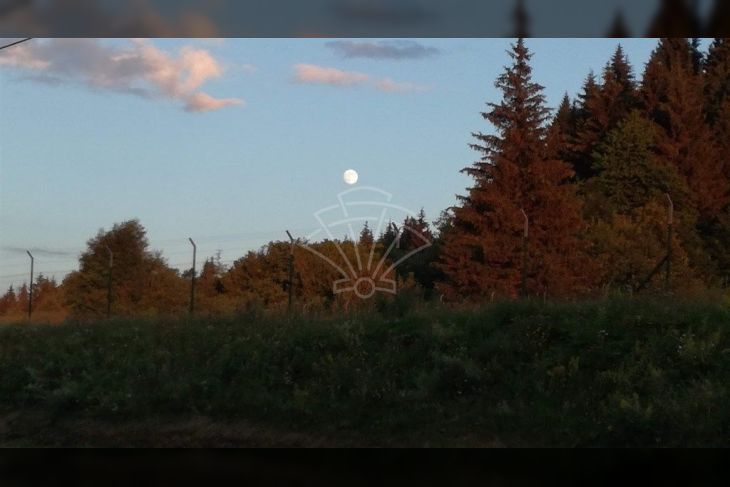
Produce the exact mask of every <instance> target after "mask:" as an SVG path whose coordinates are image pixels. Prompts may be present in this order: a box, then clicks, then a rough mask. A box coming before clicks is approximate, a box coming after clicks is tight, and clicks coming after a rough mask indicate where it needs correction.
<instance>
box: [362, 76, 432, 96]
mask: <svg viewBox="0 0 730 487" xmlns="http://www.w3.org/2000/svg"><path fill="white" fill-rule="evenodd" d="M375 88H376V89H377V90H380V91H384V92H386V93H410V92H414V91H428V90H429V88H428V87H427V86H422V85H418V84H415V83H409V82H407V81H406V82H398V81H393V80H392V79H390V78H383V79H381V80H378V81H377V82H376V83H375Z"/></svg>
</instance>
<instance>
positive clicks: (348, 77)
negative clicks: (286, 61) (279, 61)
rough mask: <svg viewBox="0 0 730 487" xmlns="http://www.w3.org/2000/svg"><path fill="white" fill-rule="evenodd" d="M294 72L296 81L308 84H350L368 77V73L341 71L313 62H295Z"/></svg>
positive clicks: (365, 79) (366, 79) (361, 81)
mask: <svg viewBox="0 0 730 487" xmlns="http://www.w3.org/2000/svg"><path fill="white" fill-rule="evenodd" d="M294 72H295V74H294V76H295V79H296V80H297V81H298V82H300V83H310V84H322V85H332V86H352V85H356V84H360V83H363V82H365V81H368V80H369V79H370V77H369V76H368V75H366V74H363V73H358V72H356V71H341V70H339V69H336V68H326V67H323V66H317V65H315V64H297V65H296V66H294Z"/></svg>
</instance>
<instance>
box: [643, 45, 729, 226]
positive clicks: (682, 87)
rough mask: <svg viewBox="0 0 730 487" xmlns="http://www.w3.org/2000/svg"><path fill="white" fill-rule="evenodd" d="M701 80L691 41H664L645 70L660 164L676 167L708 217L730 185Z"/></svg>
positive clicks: (645, 95)
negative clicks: (707, 117)
mask: <svg viewBox="0 0 730 487" xmlns="http://www.w3.org/2000/svg"><path fill="white" fill-rule="evenodd" d="M702 88H703V83H702V77H701V76H698V75H697V74H695V70H694V61H693V56H692V47H691V44H690V42H689V41H688V40H687V39H662V40H661V41H660V42H659V46H658V47H657V48H656V49H655V51H654V52H653V53H652V56H651V58H650V60H649V63H648V64H647V66H646V71H645V74H644V79H643V84H642V98H643V104H644V108H645V111H646V113H647V115H648V117H649V118H650V119H651V120H652V121H653V122H654V123H656V125H657V126H658V129H659V130H657V132H656V133H657V138H656V143H655V146H656V152H657V158H658V160H659V161H661V162H663V163H665V164H669V165H673V166H674V167H676V168H677V170H678V171H679V172H680V173H681V174H682V176H683V177H684V178H685V179H686V181H687V185H688V186H689V188H690V189H691V191H692V194H691V201H680V204H687V205H692V206H693V207H694V208H696V209H697V210H698V211H699V213H700V215H701V216H702V217H703V218H711V217H713V216H714V215H716V214H717V213H718V212H719V211H720V210H721V209H722V208H723V207H724V206H725V204H726V203H727V200H728V194H727V190H728V187H727V181H726V180H725V177H724V174H723V165H722V162H721V161H720V159H719V157H718V152H717V146H716V144H715V141H714V140H713V137H712V133H711V131H710V129H709V127H708V125H707V124H706V123H705V116H704V114H703V105H704V103H703V101H704V100H703V99H704V96H703V89H702Z"/></svg>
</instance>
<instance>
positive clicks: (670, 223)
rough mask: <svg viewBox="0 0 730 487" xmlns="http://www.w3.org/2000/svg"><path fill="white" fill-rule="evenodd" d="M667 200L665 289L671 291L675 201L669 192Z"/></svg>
mask: <svg viewBox="0 0 730 487" xmlns="http://www.w3.org/2000/svg"><path fill="white" fill-rule="evenodd" d="M666 196H667V201H669V208H668V210H667V211H668V213H667V267H666V275H665V276H664V290H665V291H667V292H669V290H670V289H671V279H672V277H671V272H672V237H673V233H674V203H673V202H672V198H671V196H669V193H667V194H666Z"/></svg>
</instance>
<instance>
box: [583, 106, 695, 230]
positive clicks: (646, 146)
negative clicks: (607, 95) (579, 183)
mask: <svg viewBox="0 0 730 487" xmlns="http://www.w3.org/2000/svg"><path fill="white" fill-rule="evenodd" d="M654 132H655V126H654V124H653V123H651V122H650V121H649V120H647V119H646V118H644V117H643V116H642V114H641V113H639V112H638V111H634V112H632V113H631V114H630V115H629V116H628V117H627V118H626V120H625V121H624V122H622V123H621V124H619V126H618V127H617V128H615V129H613V130H612V131H611V132H609V134H608V135H607V136H606V138H605V140H604V141H603V142H602V143H601V144H600V145H599V147H598V148H597V150H596V152H595V153H594V162H595V165H596V168H597V170H598V173H599V175H598V176H596V177H595V178H592V179H591V180H590V181H588V182H587V183H586V187H585V191H584V193H585V195H586V196H585V198H586V213H587V214H588V216H590V217H596V216H598V217H601V218H603V219H609V218H610V217H611V215H614V214H616V213H623V214H628V213H629V212H631V211H632V210H634V209H636V208H640V207H642V206H644V205H645V204H647V203H648V201H649V200H650V199H652V198H657V197H661V196H663V195H664V194H665V193H675V194H676V193H678V192H680V191H681V188H680V185H681V180H680V177H679V175H678V174H677V173H676V171H673V170H672V169H673V168H671V167H669V168H667V167H666V166H660V165H657V164H656V162H655V161H654V157H653V144H654V138H655V135H654Z"/></svg>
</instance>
